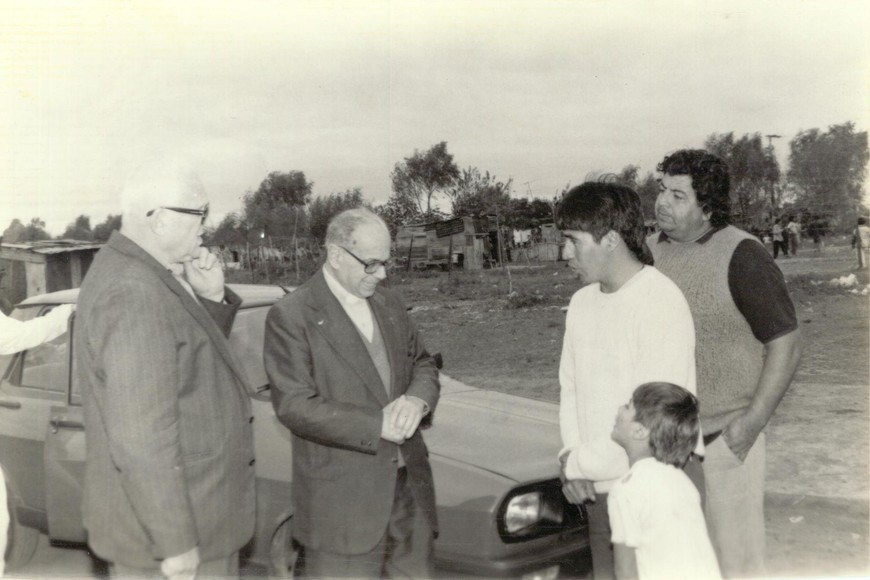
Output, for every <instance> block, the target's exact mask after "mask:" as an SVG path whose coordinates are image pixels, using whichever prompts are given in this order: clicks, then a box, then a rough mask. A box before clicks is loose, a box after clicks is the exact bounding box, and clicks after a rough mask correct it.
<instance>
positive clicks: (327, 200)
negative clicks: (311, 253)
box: [308, 187, 366, 246]
mask: <svg viewBox="0 0 870 580" xmlns="http://www.w3.org/2000/svg"><path fill="white" fill-rule="evenodd" d="M364 206H366V203H365V200H364V199H363V195H362V190H361V189H360V188H359V187H355V188H353V189H347V190H345V191H343V192H341V193H330V194H329V195H327V196H320V197H316V198H314V201H312V202H311V204H310V205H309V206H308V216H309V217H308V224H309V225H308V231H309V233H310V234H311V237H312V238H314V242H315V243H316V244H317V245H318V246H322V245H323V241H324V240H325V239H326V226H327V225H329V220H331V219H332V218H333V216H335V215H337V214H339V213H341V212H343V211H344V210H346V209H353V208H356V207H364Z"/></svg>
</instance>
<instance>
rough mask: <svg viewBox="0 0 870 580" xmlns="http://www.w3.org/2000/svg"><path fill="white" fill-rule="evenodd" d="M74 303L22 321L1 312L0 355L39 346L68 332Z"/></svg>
mask: <svg viewBox="0 0 870 580" xmlns="http://www.w3.org/2000/svg"><path fill="white" fill-rule="evenodd" d="M72 309H73V307H72V305H70V304H63V305H61V306H58V307H57V308H55V309H53V310H52V311H51V312H49V313H48V314H46V315H45V316H40V317H39V318H34V319H33V320H28V321H26V322H22V321H21V320H15V319H14V318H9V317H8V316H6V315H5V314H3V313H2V312H0V355H3V354H12V353H16V352H20V351H22V350H27V349H29V348H33V347H35V346H39V345H40V344H42V343H43V342H48V341H49V340H53V339H55V338H57V337H58V336H60V335H61V334H63V333H64V332H66V328H67V321H68V320H69V315H70V313H72Z"/></svg>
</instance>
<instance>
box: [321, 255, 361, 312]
mask: <svg viewBox="0 0 870 580" xmlns="http://www.w3.org/2000/svg"><path fill="white" fill-rule="evenodd" d="M323 278H324V279H325V280H326V285H327V286H329V289H330V291H331V292H332V293H333V295H334V296H335V297H336V298H338V301H339V302H341V303H342V304H348V305H351V304H359V303H360V302H363V301H364V298H360V297H359V296H354V295H353V294H351V293H350V292H348V291H347V289H345V287H344V286H342V285H341V282H339V281H338V280H336V279H335V276H333V275H332V273H331V272H330V271H329V269H328V268H327V267H326V264H324V265H323Z"/></svg>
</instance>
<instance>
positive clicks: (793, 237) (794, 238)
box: [785, 217, 801, 256]
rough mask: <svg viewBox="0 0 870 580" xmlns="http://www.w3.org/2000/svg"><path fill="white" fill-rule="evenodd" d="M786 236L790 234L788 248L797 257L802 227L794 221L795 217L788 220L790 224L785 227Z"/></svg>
mask: <svg viewBox="0 0 870 580" xmlns="http://www.w3.org/2000/svg"><path fill="white" fill-rule="evenodd" d="M785 231H786V234H788V247H789V248H790V249H791V255H792V256H797V251H798V243H799V242H800V237H801V226H800V224H799V223H798V222H796V221H794V218H793V217H790V218H788V224H786V226H785Z"/></svg>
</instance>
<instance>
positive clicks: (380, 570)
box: [298, 467, 434, 578]
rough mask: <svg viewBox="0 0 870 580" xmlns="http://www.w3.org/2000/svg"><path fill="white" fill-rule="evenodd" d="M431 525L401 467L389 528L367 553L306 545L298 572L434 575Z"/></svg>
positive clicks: (334, 575) (308, 574) (347, 575)
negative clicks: (348, 552)
mask: <svg viewBox="0 0 870 580" xmlns="http://www.w3.org/2000/svg"><path fill="white" fill-rule="evenodd" d="M433 540H434V537H433V533H432V528H431V527H429V523H428V521H427V520H426V518H425V517H424V514H423V512H422V510H420V509H419V507H418V506H417V504H416V502H415V501H414V496H413V495H412V494H411V486H410V484H409V482H408V474H407V471H406V469H405V468H404V467H402V468H400V469H399V473H398V478H397V480H396V498H395V500H394V502H393V511H392V513H391V514H390V521H389V523H388V524H387V530H386V532H385V533H384V536H383V537H382V538H381V540H380V541H379V542H378V544H377V545H376V546H375V547H374V548H373V549H372V550H371V551H370V552H367V553H365V554H333V553H330V552H323V551H321V550H311V549H309V548H307V547H306V548H305V549H304V551H303V554H302V558H301V560H302V561H301V562H300V564H299V568H298V572H299V573H300V575H301V576H302V577H304V578H431V577H432V576H433V571H432V548H433Z"/></svg>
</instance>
